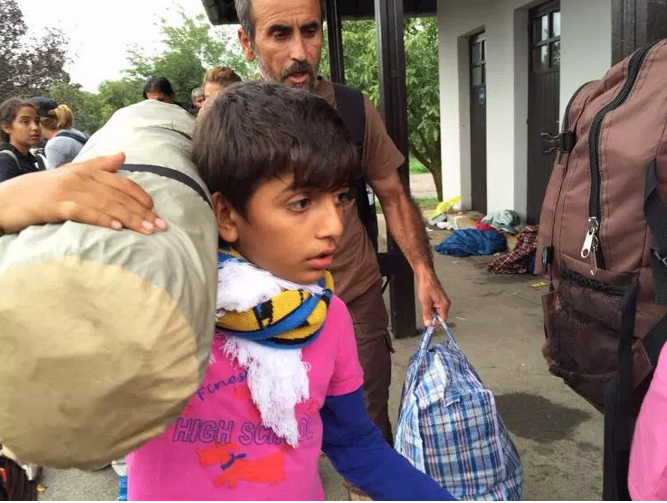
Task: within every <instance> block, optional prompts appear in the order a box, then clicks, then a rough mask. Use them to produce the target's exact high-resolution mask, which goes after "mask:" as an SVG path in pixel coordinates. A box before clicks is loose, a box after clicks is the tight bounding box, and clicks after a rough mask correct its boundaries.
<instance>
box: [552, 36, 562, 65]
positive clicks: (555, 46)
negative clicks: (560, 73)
mask: <svg viewBox="0 0 667 503" xmlns="http://www.w3.org/2000/svg"><path fill="white" fill-rule="evenodd" d="M551 68H560V42H553V43H552V44H551Z"/></svg>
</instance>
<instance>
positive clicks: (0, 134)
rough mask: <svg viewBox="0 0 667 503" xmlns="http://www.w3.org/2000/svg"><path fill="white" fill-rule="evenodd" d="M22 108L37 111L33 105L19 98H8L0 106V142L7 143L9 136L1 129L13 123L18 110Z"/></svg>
mask: <svg viewBox="0 0 667 503" xmlns="http://www.w3.org/2000/svg"><path fill="white" fill-rule="evenodd" d="M23 107H30V108H34V109H35V110H37V107H36V106H35V105H34V104H33V103H31V102H30V101H26V100H22V99H21V98H8V99H6V100H5V101H3V102H2V104H0V141H3V142H5V143H8V142H9V135H8V134H7V133H5V132H4V131H3V129H2V127H3V126H7V125H9V124H11V123H12V122H14V120H15V119H16V116H17V115H18V113H19V110H20V109H21V108H23Z"/></svg>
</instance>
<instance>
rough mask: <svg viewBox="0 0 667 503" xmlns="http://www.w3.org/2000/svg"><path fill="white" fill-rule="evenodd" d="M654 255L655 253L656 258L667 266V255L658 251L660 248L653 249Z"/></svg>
mask: <svg viewBox="0 0 667 503" xmlns="http://www.w3.org/2000/svg"><path fill="white" fill-rule="evenodd" d="M653 255H655V258H657V259H658V260H659V261H660V262H662V265H664V266H665V267H667V255H665V256H664V257H663V256H662V255H660V253H658V250H653Z"/></svg>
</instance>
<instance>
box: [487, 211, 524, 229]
mask: <svg viewBox="0 0 667 503" xmlns="http://www.w3.org/2000/svg"><path fill="white" fill-rule="evenodd" d="M482 223H485V224H489V225H491V226H492V227H494V228H496V229H498V230H499V231H505V232H509V233H510V234H516V227H517V225H519V224H520V223H521V218H520V217H519V214H518V213H517V212H516V211H514V210H501V211H492V212H491V213H489V214H488V215H486V216H485V217H484V218H483V219H482Z"/></svg>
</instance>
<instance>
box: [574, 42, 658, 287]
mask: <svg viewBox="0 0 667 503" xmlns="http://www.w3.org/2000/svg"><path fill="white" fill-rule="evenodd" d="M656 44H657V42H655V43H653V44H651V45H648V46H646V47H644V48H642V49H640V50H638V51H637V52H636V53H635V54H634V55H633V56H632V58H631V59H630V64H629V67H628V76H627V78H626V81H625V85H624V86H623V88H622V89H621V90H620V92H619V93H618V94H617V95H616V97H615V98H614V99H613V100H611V101H610V102H609V103H607V104H606V105H605V106H604V108H603V109H602V110H600V111H599V112H598V113H597V114H596V115H595V118H594V119H593V122H592V123H591V129H590V133H589V137H588V141H589V143H588V149H589V157H590V171H591V194H590V198H589V201H588V231H587V232H586V237H585V238H584V244H583V247H582V248H581V258H588V259H590V261H591V274H593V275H594V276H595V275H596V274H597V271H598V268H602V269H606V267H607V264H606V261H605V257H604V253H603V251H602V246H601V242H600V227H601V226H602V207H601V204H600V189H601V180H600V136H601V133H602V122H603V121H604V119H605V117H606V116H607V114H608V113H609V112H612V111H614V110H616V109H617V108H618V107H620V106H621V105H623V103H625V102H626V100H627V99H628V96H630V92H631V91H632V88H633V87H634V85H635V82H636V81H637V76H638V75H639V71H640V70H641V68H642V65H643V64H644V61H645V60H646V56H647V55H648V53H649V51H650V50H651V49H652V48H653V46H655V45H656Z"/></svg>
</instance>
